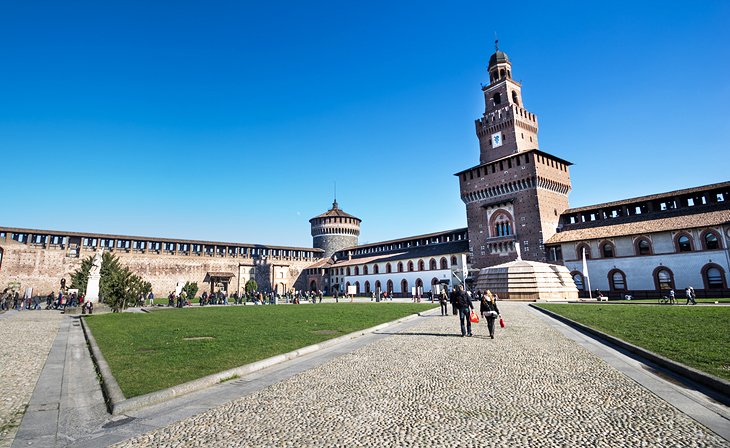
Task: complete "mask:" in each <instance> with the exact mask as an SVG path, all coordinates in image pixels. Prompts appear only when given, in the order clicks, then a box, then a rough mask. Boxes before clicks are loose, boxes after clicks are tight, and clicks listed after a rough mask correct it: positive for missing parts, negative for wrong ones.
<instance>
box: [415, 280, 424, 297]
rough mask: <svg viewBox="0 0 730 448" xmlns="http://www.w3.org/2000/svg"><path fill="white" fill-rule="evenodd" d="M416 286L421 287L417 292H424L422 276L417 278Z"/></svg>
mask: <svg viewBox="0 0 730 448" xmlns="http://www.w3.org/2000/svg"><path fill="white" fill-rule="evenodd" d="M416 288H420V289H417V290H416V294H418V293H422V292H423V280H421V279H420V278H417V279H416Z"/></svg>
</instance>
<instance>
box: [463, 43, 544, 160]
mask: <svg viewBox="0 0 730 448" xmlns="http://www.w3.org/2000/svg"><path fill="white" fill-rule="evenodd" d="M494 47H495V48H494V54H492V56H491V57H490V58H489V64H488V65H487V72H488V73H489V84H487V85H482V91H483V92H484V115H483V116H482V118H479V119H478V120H476V122H475V124H476V132H477V137H478V138H479V149H480V155H479V163H489V162H491V161H493V160H497V159H500V158H502V157H506V156H508V155H511V154H516V153H518V152H522V151H528V150H530V149H538V146H537V116H536V115H535V114H533V113H531V112H529V111H528V110H527V109H525V108H524V105H523V103H522V84H520V83H519V82H517V81H515V80H514V79H513V78H512V62H510V60H509V56H507V53H505V52H503V51H501V50H500V49H499V41H495V42H494Z"/></svg>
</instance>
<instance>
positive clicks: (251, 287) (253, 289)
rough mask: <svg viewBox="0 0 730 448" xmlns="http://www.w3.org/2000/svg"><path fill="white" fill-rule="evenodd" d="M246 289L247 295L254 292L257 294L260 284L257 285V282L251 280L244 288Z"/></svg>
mask: <svg viewBox="0 0 730 448" xmlns="http://www.w3.org/2000/svg"><path fill="white" fill-rule="evenodd" d="M244 288H245V289H246V294H251V293H252V292H256V290H257V289H259V285H258V283H256V280H254V279H251V280H249V281H247V282H246V286H244Z"/></svg>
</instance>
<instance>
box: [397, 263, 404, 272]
mask: <svg viewBox="0 0 730 448" xmlns="http://www.w3.org/2000/svg"><path fill="white" fill-rule="evenodd" d="M398 272H403V262H402V261H399V262H398Z"/></svg>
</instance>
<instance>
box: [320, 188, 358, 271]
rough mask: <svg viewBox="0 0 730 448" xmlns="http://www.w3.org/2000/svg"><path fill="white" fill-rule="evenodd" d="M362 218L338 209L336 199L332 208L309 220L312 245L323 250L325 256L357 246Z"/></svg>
mask: <svg viewBox="0 0 730 448" xmlns="http://www.w3.org/2000/svg"><path fill="white" fill-rule="evenodd" d="M361 222H362V220H361V219H360V218H357V217H355V216H352V215H350V214H348V213H345V212H344V211H342V210H340V208H339V207H338V206H337V199H335V201H334V202H333V203H332V208H331V209H329V210H327V211H326V212H324V213H322V214H321V215H317V216H315V217H314V218H312V219H310V220H309V223H310V224H311V225H312V245H313V246H314V247H315V248H317V249H322V250H324V256H325V257H326V258H328V257H331V256H332V254H334V253H335V252H337V251H338V250H342V249H345V248H348V247H353V246H357V238H358V237H359V236H360V223H361Z"/></svg>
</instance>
